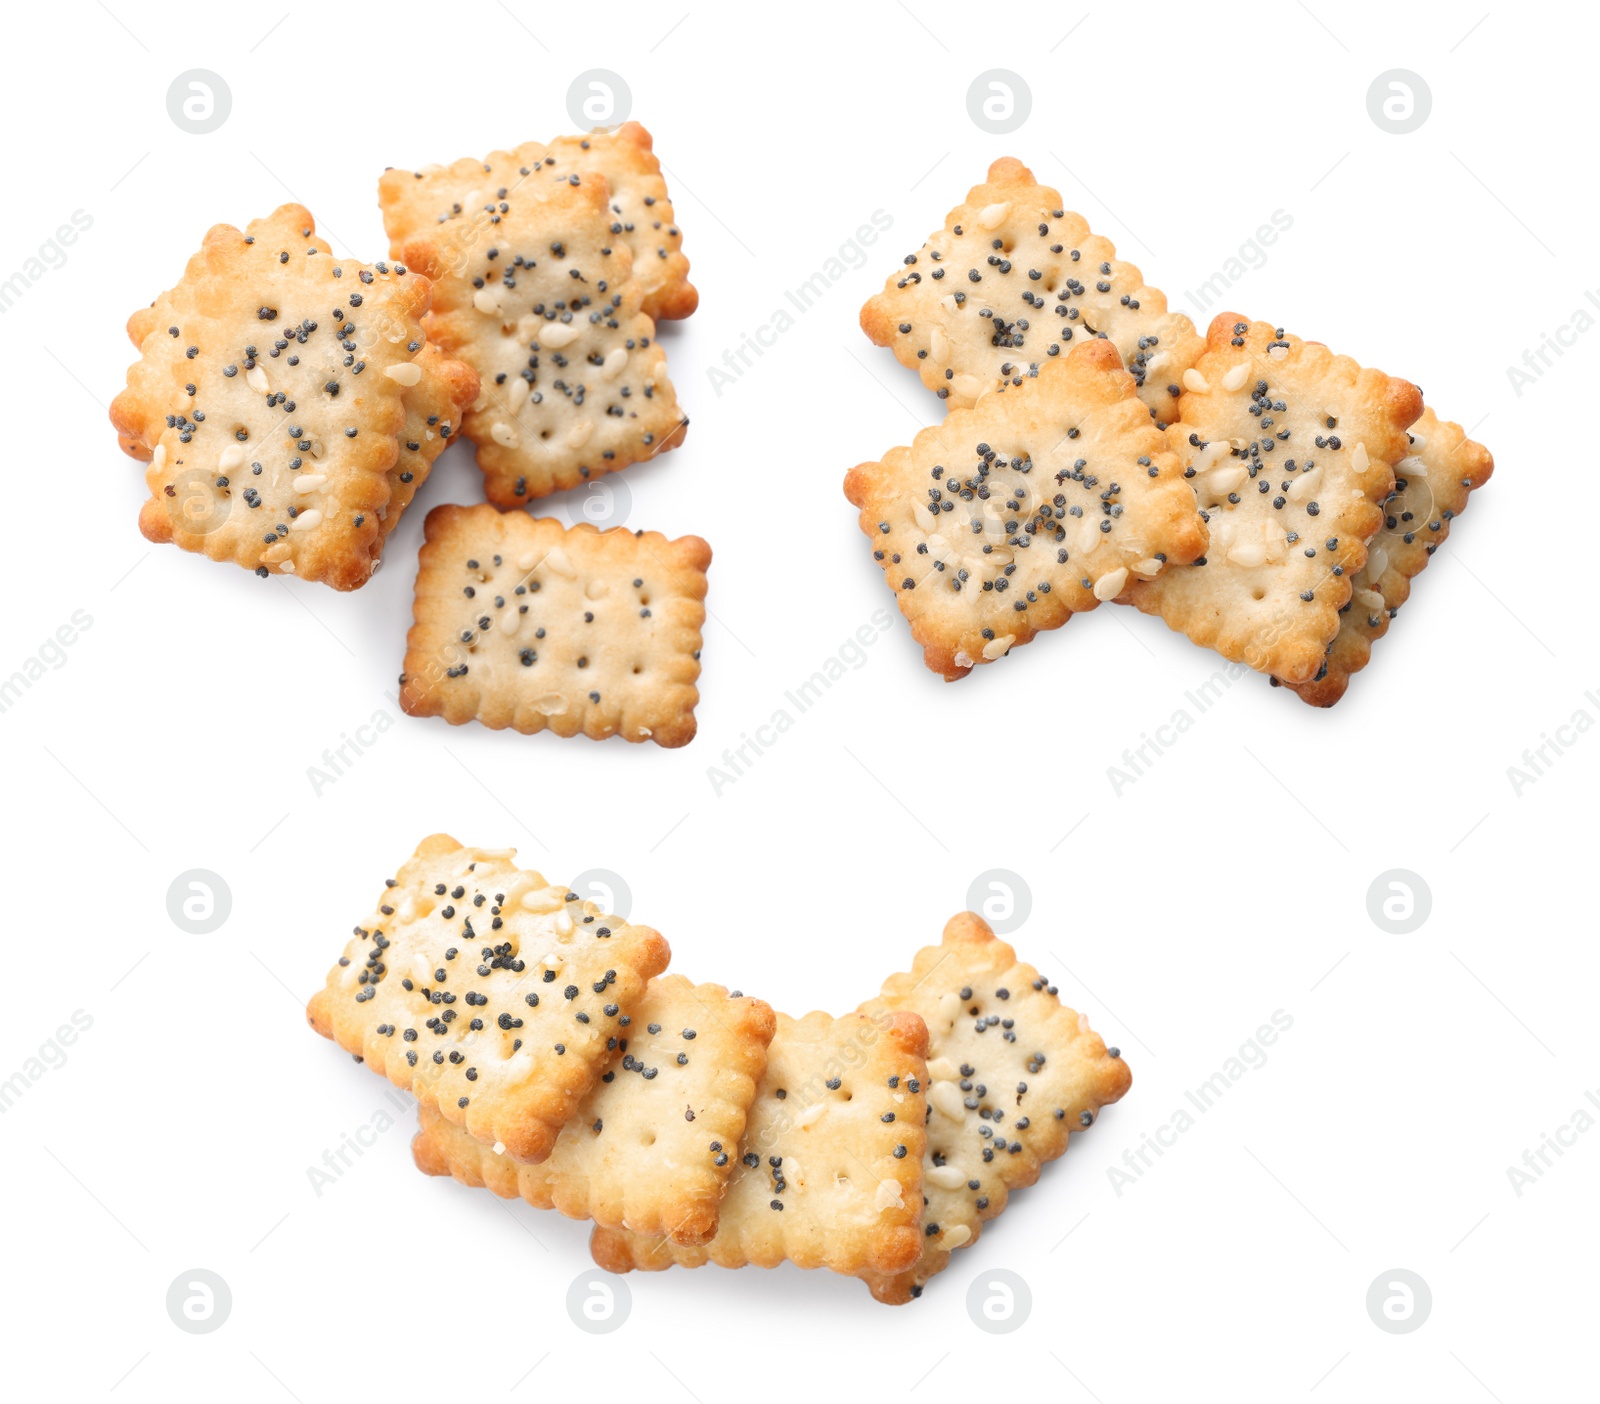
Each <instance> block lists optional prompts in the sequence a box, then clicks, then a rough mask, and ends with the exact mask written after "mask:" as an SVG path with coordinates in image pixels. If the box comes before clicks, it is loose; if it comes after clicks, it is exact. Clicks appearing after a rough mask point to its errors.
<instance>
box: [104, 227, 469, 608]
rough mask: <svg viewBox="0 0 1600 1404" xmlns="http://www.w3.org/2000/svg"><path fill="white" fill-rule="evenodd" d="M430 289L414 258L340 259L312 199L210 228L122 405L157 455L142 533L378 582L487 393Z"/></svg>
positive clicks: (137, 436)
mask: <svg viewBox="0 0 1600 1404" xmlns="http://www.w3.org/2000/svg"><path fill="white" fill-rule="evenodd" d="M429 296H430V287H429V283H428V280H427V279H426V278H422V277H419V276H418V275H417V274H416V273H414V272H410V271H408V270H407V269H406V268H405V267H404V266H403V265H399V264H395V265H389V264H383V263H379V264H374V265H372V266H370V267H369V266H367V265H365V264H361V263H357V262H354V261H352V260H348V259H337V258H335V257H334V256H333V254H332V252H331V250H330V249H329V246H328V244H327V243H326V242H325V241H323V240H322V239H319V238H317V237H316V236H315V234H314V232H313V223H312V219H311V216H310V214H309V213H307V211H305V210H304V209H302V208H301V207H300V206H298V205H285V206H283V207H282V208H280V209H279V210H277V211H276V212H274V213H273V214H272V215H271V216H270V217H269V218H267V219H263V220H256V221H255V222H253V223H252V224H251V225H250V227H249V229H248V230H247V231H246V232H245V233H243V234H241V233H240V232H239V231H238V230H237V229H234V228H232V227H231V226H229V225H217V226H216V227H215V228H213V229H212V230H211V231H210V232H209V233H208V234H207V235H206V238H205V242H204V245H203V247H202V249H201V251H200V252H199V253H198V254H196V255H195V256H194V257H193V258H192V259H190V261H189V265H188V267H187V269H186V270H185V272H184V275H183V278H182V280H181V281H180V282H179V283H178V284H177V286H176V287H174V288H173V289H172V290H171V291H169V292H167V293H164V294H163V295H162V296H161V297H160V298H158V299H157V300H156V302H155V303H154V304H153V305H152V306H151V307H149V308H146V309H143V310H141V311H140V312H137V313H135V314H134V315H133V317H132V318H130V319H129V323H128V332H129V336H130V337H131V338H132V340H133V341H134V343H135V345H137V346H138V347H139V350H140V355H141V359H140V360H139V361H138V362H137V363H136V364H135V365H134V366H133V367H131V368H130V370H129V372H128V388H127V389H126V390H124V391H123V392H122V393H121V394H120V395H118V396H117V398H116V400H115V402H114V403H113V405H112V409H111V418H112V422H113V424H114V425H115V426H116V428H117V430H118V436H119V441H120V442H121V444H122V446H123V448H124V449H125V450H126V451H127V452H129V453H131V454H132V455H133V456H134V457H136V458H139V459H141V460H142V461H144V462H145V463H147V464H148V465H149V466H148V468H147V470H146V475H145V476H146V482H147V483H148V485H149V487H150V493H151V496H150V499H149V501H148V502H146V503H145V505H144V507H143V509H142V510H141V512H140V515H139V526H140V530H142V531H143V532H144V534H145V535H146V536H147V537H148V538H149V539H150V540H152V541H157V542H167V541H171V542H174V543H176V544H177V545H178V546H180V547H182V548H183V549H185V550H189V551H198V552H201V553H203V554H205V555H207V556H210V557H211V558H212V559H213V560H231V561H234V562H235V563H237V564H239V565H242V566H245V567H246V568H247V569H250V570H254V571H255V572H256V573H257V574H258V575H269V574H283V575H287V574H296V575H299V576H300V577H301V578H303V579H307V580H319V581H324V582H326V583H327V584H330V585H333V586H335V587H336V588H338V589H341V590H350V589H355V588H357V587H358V586H360V585H362V584H364V583H365V582H366V580H367V579H368V578H369V577H370V575H371V574H372V571H373V570H374V569H375V567H376V564H377V561H378V557H379V555H380V553H381V551H382V549H383V543H384V540H385V538H386V537H387V535H388V533H389V532H390V531H392V530H393V529H394V526H395V524H396V523H397V522H398V520H399V517H400V513H401V511H402V510H403V509H404V507H405V505H406V504H407V503H408V502H409V501H410V499H411V496H412V494H413V493H414V492H415V491H416V488H417V487H418V486H420V484H421V483H422V482H423V480H425V479H426V478H427V476H428V472H429V469H430V468H431V467H432V465H433V462H434V460H435V459H436V458H437V457H438V455H439V453H440V452H441V451H442V450H443V448H444V446H445V444H446V443H447V442H448V441H449V439H450V437H451V436H452V435H453V434H454V433H455V432H456V431H457V428H458V426H459V424H460V418H461V413H462V410H463V407H464V406H465V405H466V404H468V403H470V402H471V400H472V399H473V397H474V396H475V395H476V394H477V392H478V382H477V377H476V376H475V375H474V374H473V373H472V372H471V370H470V369H469V368H468V367H466V366H464V365H462V364H460V363H459V362H457V361H453V360H450V359H448V358H446V357H444V356H442V355H440V354H439V353H438V351H437V350H436V349H435V348H433V347H431V346H428V345H426V344H425V337H424V333H423V328H422V322H421V320H420V319H421V318H422V316H423V314H424V313H425V312H426V311H427V308H428V302H429Z"/></svg>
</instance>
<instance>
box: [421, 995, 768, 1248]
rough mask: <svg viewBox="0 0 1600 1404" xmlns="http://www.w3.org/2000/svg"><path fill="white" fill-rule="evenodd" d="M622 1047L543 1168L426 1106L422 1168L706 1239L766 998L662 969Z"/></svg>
mask: <svg viewBox="0 0 1600 1404" xmlns="http://www.w3.org/2000/svg"><path fill="white" fill-rule="evenodd" d="M618 1026H619V1028H618V1033H617V1035H616V1045H617V1046H616V1050H615V1052H614V1053H613V1054H612V1061H611V1065H610V1067H609V1068H607V1070H606V1071H605V1072H604V1073H603V1074H601V1077H600V1080H599V1082H597V1083H596V1084H595V1086H594V1087H593V1088H592V1089H591V1090H590V1092H589V1095H588V1096H587V1097H585V1098H584V1100H583V1101H582V1103H580V1104H579V1106H578V1107H577V1109H576V1110H575V1111H574V1113H573V1115H572V1119H571V1120H570V1121H568V1122H567V1124H566V1125H565V1126H563V1127H562V1128H561V1133H560V1135H558V1136H557V1137H556V1142H555V1148H554V1149H553V1150H552V1151H551V1153H550V1156H549V1158H548V1159H546V1160H543V1161H540V1162H539V1163H538V1164H536V1165H530V1164H528V1163H527V1162H526V1161H519V1160H516V1159H514V1158H513V1157H511V1156H509V1155H507V1154H505V1152H504V1150H503V1149H497V1148H495V1147H494V1146H490V1145H486V1144H485V1143H484V1142H482V1141H480V1140H477V1139H476V1138H474V1137H473V1136H471V1135H469V1134H468V1133H467V1132H466V1131H464V1130H463V1129H462V1128H461V1127H459V1126H456V1125H453V1124H452V1123H451V1122H449V1121H447V1120H446V1119H445V1118H444V1117H443V1116H442V1115H441V1114H440V1113H439V1112H438V1111H436V1110H433V1109H430V1108H428V1107H423V1108H421V1109H420V1110H419V1114H418V1122H419V1127H418V1131H417V1135H416V1139H415V1140H414V1141H413V1142H412V1152H413V1155H414V1157H415V1159H416V1162H417V1168H418V1169H420V1170H422V1171H424V1172H425V1173H426V1174H430V1175H451V1176H454V1178H455V1179H457V1180H459V1181H460V1182H461V1183H462V1184H465V1185H483V1186H486V1187H487V1188H489V1189H490V1190H492V1191H493V1192H494V1193H495V1194H497V1195H499V1196H500V1197H501V1198H502V1199H515V1198H519V1197H520V1198H522V1199H525V1200H526V1201H527V1202H528V1203H529V1204H531V1205H533V1206H534V1207H535V1208H537V1209H556V1210H558V1211H559V1212H561V1213H562V1214H565V1215H567V1216H568V1217H569V1218H573V1219H593V1220H594V1221H595V1222H596V1223H597V1224H601V1225H603V1226H605V1227H607V1228H615V1229H627V1230H630V1231H632V1232H634V1233H641V1234H665V1235H666V1236H668V1237H670V1238H671V1239H672V1240H673V1241H674V1242H677V1243H704V1242H705V1241H706V1240H707V1239H709V1238H710V1237H711V1236H712V1234H714V1233H715V1232H716V1230H717V1206H718V1203H719V1201H720V1200H721V1198H722V1193H723V1190H724V1189H725V1187H726V1186H727V1182H728V1177H729V1175H730V1174H731V1173H732V1171H733V1167H734V1166H735V1165H737V1164H738V1162H739V1144H740V1141H741V1139H742V1138H743V1136H744V1129H745V1118H746V1116H747V1115H748V1113H749V1110H750V1104H751V1102H752V1101H753V1100H754V1098H755V1093H756V1087H757V1085H758V1083H759V1082H760V1080H761V1077H762V1075H763V1073H764V1072H765V1071H766V1065H767V1045H768V1044H769V1043H770V1042H771V1040H772V1034H773V1030H774V1028H775V1026H776V1025H775V1020H774V1018H773V1013H772V1010H771V1008H770V1007H769V1006H767V1005H766V1004H764V1003H762V1001H760V1000H758V999H751V998H749V997H748V996H738V995H735V996H730V995H729V994H728V991H727V990H726V989H724V988H723V987H722V986H721V985H695V984H692V983H691V982H690V981H688V980H686V979H684V977H683V976H681V975H658V976H657V977H656V978H655V979H654V980H652V981H651V982H650V985H649V988H648V989H647V990H646V991H645V993H644V995H643V996H642V997H641V998H640V1000H639V1002H638V1003H637V1004H636V1005H635V1006H634V1008H633V1010H632V1012H631V1013H629V1014H624V1015H623V1016H621V1018H620V1019H619V1020H618Z"/></svg>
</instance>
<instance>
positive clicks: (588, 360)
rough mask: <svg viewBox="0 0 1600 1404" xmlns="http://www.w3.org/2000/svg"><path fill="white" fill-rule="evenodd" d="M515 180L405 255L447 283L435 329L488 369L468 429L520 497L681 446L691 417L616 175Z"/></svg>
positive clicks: (489, 483) (500, 500) (410, 244)
mask: <svg viewBox="0 0 1600 1404" xmlns="http://www.w3.org/2000/svg"><path fill="white" fill-rule="evenodd" d="M503 189H504V191H505V193H504V195H503V196H502V195H501V194H500V191H499V190H497V191H496V198H495V199H494V201H493V211H492V219H493V222H492V223H480V222H478V221H475V220H474V221H471V222H466V221H452V222H448V223H444V224H437V225H435V226H434V227H433V228H432V229H431V230H429V231H427V232H425V233H420V234H417V235H414V236H413V237H412V238H410V239H408V240H407V241H406V246H405V258H406V260H407V262H408V263H409V264H410V265H412V266H414V267H416V268H418V269H420V270H421V271H422V272H423V273H425V274H427V276H429V277H430V278H432V279H434V280H435V283H436V287H435V291H434V310H433V314H432V316H431V317H430V318H429V323H428V326H429V335H430V336H431V337H432V338H433V339H435V340H437V341H438V343H439V345H440V346H441V347H443V348H444V349H446V350H447V351H449V352H450V353H451V354H452V355H457V356H459V357H460V358H461V359H462V360H464V361H466V362H467V363H468V364H469V365H470V366H472V368H473V369H474V370H476V371H477V372H478V375H479V377H480V379H481V381H482V390H481V393H480V394H479V396H478V399H477V400H476V401H474V402H473V404H472V406H471V407H470V408H469V409H468V411H467V414H466V418H465V423H464V430H463V431H464V432H465V434H466V435H467V437H468V438H469V439H471V440H472V442H473V443H474V444H476V445H477V449H478V466H479V467H480V468H481V469H482V470H483V474H484V488H485V492H486V493H487V495H488V497H489V500H490V501H491V502H494V503H495V504H496V505H498V506H501V507H519V506H522V505H524V504H526V503H527V502H528V501H530V500H531V499H533V498H538V497H545V496H547V495H549V494H550V493H552V492H555V491H558V490H560V489H563V488H570V487H574V486H576V485H577V484H578V483H581V482H584V481H586V480H588V479H591V478H595V477H598V476H600V475H601V474H603V473H610V472H615V471H616V470H618V469H620V468H625V467H627V466H628V465H629V464H631V463H638V462H641V461H643V460H645V459H649V458H653V457H654V456H655V455H656V454H658V453H661V452H663V451H665V450H666V449H669V448H673V447H676V446H677V445H678V444H679V443H681V442H682V441H683V435H684V430H685V426H686V425H687V423H688V420H687V419H686V418H685V417H684V415H683V414H682V412H681V411H680V410H679V408H678V401H677V396H676V395H675V393H674V392H673V389H672V384H671V382H670V381H669V380H668V379H667V373H666V356H665V354H664V353H663V351H662V349H661V347H660V345H659V344H658V343H657V341H656V336H655V323H654V322H653V321H652V320H651V319H650V318H649V317H648V316H647V315H645V313H644V312H642V311H641V310H640V303H641V298H642V295H643V294H642V289H641V287H640V284H639V283H638V282H637V281H636V280H635V279H633V278H632V277H631V276H630V274H631V269H632V266H633V255H632V254H631V253H630V252H629V249H628V246H627V245H626V244H625V243H622V242H621V241H620V240H619V239H618V238H617V237H616V236H615V235H613V234H612V233H611V224H612V220H611V217H610V215H609V212H608V210H607V198H608V197H607V190H606V184H605V181H604V180H603V179H602V178H601V177H599V176H597V175H587V176H582V175H578V174H576V173H575V174H574V175H573V176H572V177H570V179H569V180H565V181H560V182H550V181H538V180H534V179H531V178H530V179H529V180H527V181H524V183H523V184H521V185H519V186H517V187H516V188H515V189H512V188H510V187H503Z"/></svg>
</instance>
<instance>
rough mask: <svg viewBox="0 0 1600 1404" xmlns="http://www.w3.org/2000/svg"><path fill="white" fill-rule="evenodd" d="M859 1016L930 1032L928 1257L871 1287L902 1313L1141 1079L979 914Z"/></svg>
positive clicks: (960, 920) (871, 1281) (949, 928)
mask: <svg viewBox="0 0 1600 1404" xmlns="http://www.w3.org/2000/svg"><path fill="white" fill-rule="evenodd" d="M861 1009H862V1012H863V1013H866V1014H872V1015H876V1016H880V1017H881V1016H883V1015H886V1014H892V1013H897V1012H902V1011H906V1012H910V1013H914V1014H917V1015H920V1016H921V1018H922V1019H923V1020H924V1022H926V1024H927V1026H928V1077H929V1084H928V1105H929V1113H928V1147H927V1153H926V1156H927V1158H926V1161H925V1164H924V1167H923V1189H922V1192H923V1196H924V1202H925V1205H926V1208H925V1210H924V1223H923V1239H922V1256H921V1258H920V1259H919V1260H918V1261H917V1262H916V1263H915V1264H914V1265H913V1266H911V1267H910V1268H907V1269H906V1270H904V1271H902V1272H899V1273H893V1274H872V1275H870V1276H868V1278H867V1285H868V1286H869V1287H870V1288H871V1289H872V1294H873V1295H874V1296H875V1297H877V1298H878V1300H879V1301H886V1302H893V1303H902V1302H906V1301H909V1300H910V1299H911V1298H913V1297H918V1296H921V1295H922V1289H923V1286H924V1285H925V1284H926V1283H927V1281H928V1279H929V1278H931V1277H932V1276H934V1274H935V1273H938V1272H940V1271H942V1270H943V1268H944V1267H945V1266H946V1264H947V1263H948V1262H949V1261H950V1255H951V1253H953V1252H954V1251H955V1250H956V1249H958V1248H961V1247H965V1246H967V1245H969V1244H971V1243H972V1242H974V1241H975V1240H976V1239H977V1237H978V1233H979V1231H980V1228H981V1226H982V1225H983V1224H984V1223H985V1222H986V1221H987V1220H989V1219H992V1218H994V1217H995V1216H996V1215H997V1214H999V1213H1000V1211H1001V1210H1002V1209H1004V1208H1005V1206H1006V1198H1007V1196H1008V1194H1009V1193H1010V1192H1011V1191H1012V1190H1014V1189H1021V1188H1022V1187H1024V1186H1026V1185H1031V1184H1033V1183H1034V1182H1035V1181H1036V1180H1037V1179H1038V1178H1039V1171H1040V1169H1041V1167H1042V1166H1043V1165H1044V1164H1045V1162H1046V1161H1050V1160H1054V1159H1056V1158H1057V1157H1058V1156H1060V1155H1061V1154H1063V1153H1064V1152H1065V1151H1066V1149H1067V1139H1068V1137H1069V1135H1070V1134H1071V1133H1073V1132H1077V1131H1082V1130H1084V1129H1086V1128H1087V1127H1089V1126H1091V1125H1092V1124H1093V1123H1094V1120H1095V1118H1096V1117H1097V1116H1098V1115H1099V1112H1100V1108H1101V1107H1104V1106H1108V1105H1109V1104H1110V1103H1112V1102H1115V1101H1117V1100H1118V1099H1119V1098H1121V1097H1122V1095H1123V1094H1124V1093H1125V1092H1126V1091H1127V1090H1128V1088H1129V1086H1130V1085H1131V1084H1132V1081H1133V1078H1132V1074H1131V1073H1130V1072H1129V1071H1128V1065H1127V1064H1126V1063H1125V1062H1123V1060H1122V1056H1121V1054H1120V1053H1119V1052H1118V1051H1117V1050H1116V1049H1115V1048H1111V1049H1108V1048H1107V1047H1106V1045H1105V1043H1104V1041H1103V1040H1102V1039H1101V1037H1100V1035H1099V1034H1097V1033H1095V1032H1094V1031H1093V1030H1092V1029H1091V1028H1090V1027H1089V1021H1088V1019H1087V1018H1086V1017H1085V1016H1083V1015H1081V1014H1079V1013H1077V1012H1076V1011H1074V1010H1072V1009H1069V1008H1067V1007H1066V1006H1065V1005H1063V1004H1062V1003H1061V1001H1060V1000H1059V999H1058V998H1057V997H1056V987H1055V986H1054V985H1052V984H1051V983H1050V982H1049V980H1048V979H1046V978H1045V977H1044V976H1043V975H1041V974H1040V973H1039V972H1038V971H1037V970H1036V969H1034V967H1033V966H1031V965H1027V964H1025V963H1023V962H1021V961H1019V960H1018V959H1017V954H1016V952H1015V951H1014V950H1013V949H1012V948H1011V947H1010V946H1009V945H1007V944H1006V942H1004V941H1002V940H1000V939H998V938H997V937H996V936H995V934H994V932H993V931H992V930H990V928H989V926H988V924H987V923H986V922H985V921H984V920H983V919H982V918H981V917H977V916H974V915H973V914H972V913H971V912H962V913H961V914H960V915H959V916H955V917H952V918H951V919H950V921H949V922H947V923H946V924H945V928H944V939H943V941H942V942H941V943H940V944H939V945H937V946H925V947H923V948H922V949H921V950H920V951H918V952H917V954H916V957H915V958H914V959H913V961H912V963H911V969H910V970H909V971H905V972H902V973H900V974H897V975H891V976H890V977H889V978H888V979H887V980H885V981H884V984H883V992H882V994H881V995H880V996H879V997H878V998H876V999H873V1000H869V1001H867V1003H865V1004H863V1005H862V1006H861Z"/></svg>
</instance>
